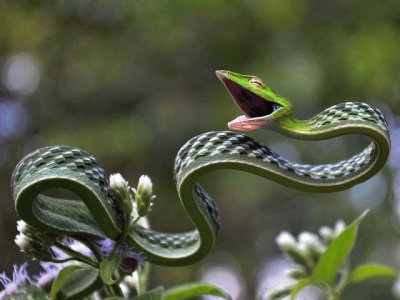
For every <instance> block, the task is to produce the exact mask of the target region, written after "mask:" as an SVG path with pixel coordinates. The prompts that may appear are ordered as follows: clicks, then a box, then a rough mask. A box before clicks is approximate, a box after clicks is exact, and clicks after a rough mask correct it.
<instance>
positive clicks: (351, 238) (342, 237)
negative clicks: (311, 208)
mask: <svg viewBox="0 0 400 300" xmlns="http://www.w3.org/2000/svg"><path fill="white" fill-rule="evenodd" d="M367 213H368V211H365V212H364V213H362V214H361V215H360V216H359V217H358V218H357V219H356V220H355V221H354V222H353V223H352V224H350V225H349V226H348V227H347V228H346V229H345V230H344V231H343V232H342V233H341V234H339V235H338V236H337V237H336V238H335V239H334V240H333V241H332V243H331V244H330V245H329V247H328V249H327V250H326V251H325V253H324V254H323V255H322V256H321V257H320V259H319V260H318V263H317V265H316V266H315V268H314V271H313V274H312V279H314V280H315V281H324V282H326V283H327V284H329V285H330V286H331V287H333V285H334V284H335V277H336V274H337V272H338V270H339V268H340V267H341V266H342V264H343V262H344V261H345V260H346V258H347V257H348V256H349V254H350V252H351V250H352V249H353V246H354V243H355V240H356V238H357V232H358V226H359V224H360V222H361V221H362V219H363V218H364V217H365V215H366V214H367Z"/></svg>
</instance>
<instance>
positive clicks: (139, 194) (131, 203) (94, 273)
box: [0, 174, 231, 300]
mask: <svg viewBox="0 0 400 300" xmlns="http://www.w3.org/2000/svg"><path fill="white" fill-rule="evenodd" d="M110 187H111V189H112V191H113V193H114V195H115V197H116V198H117V200H118V201H119V203H120V204H121V207H122V208H123V210H124V214H125V216H126V219H125V226H124V228H123V231H122V233H121V235H120V237H119V238H118V239H117V240H111V239H109V238H105V239H102V240H95V241H93V240H91V239H84V238H82V237H73V238H72V237H62V236H54V235H52V234H48V233H46V232H42V231H39V230H37V229H36V228H34V227H32V226H30V225H28V224H26V223H25V222H24V221H19V222H18V226H17V229H18V231H19V234H18V235H17V237H16V238H15V242H16V244H17V245H18V246H19V247H20V248H21V250H22V251H23V252H25V253H26V254H27V255H29V256H31V257H33V258H34V259H38V260H40V265H41V267H42V269H43V270H42V272H40V274H38V275H35V276H34V277H33V278H32V277H31V276H29V274H28V272H27V270H26V268H27V264H26V263H25V264H23V265H22V266H19V267H18V266H14V272H13V275H12V278H9V277H8V276H7V275H6V274H5V273H2V274H0V282H1V283H2V284H3V286H4V290H3V291H1V293H0V299H2V300H17V299H28V298H29V299H39V300H40V299H50V300H61V299H88V300H89V299H105V298H104V297H106V299H109V300H111V299H113V300H117V299H137V300H150V299H151V300H174V299H191V298H193V297H195V296H201V295H214V296H217V297H220V298H223V299H231V297H230V295H228V294H227V293H226V292H225V291H223V290H221V289H220V288H218V287H216V286H213V285H210V284H206V283H190V284H185V285H182V286H178V287H173V288H171V289H167V290H165V289H164V288H163V287H158V288H156V289H153V290H150V291H146V289H147V287H146V285H147V284H146V283H147V279H148V278H147V277H148V274H149V268H150V265H149V263H148V262H146V257H145V256H144V255H143V254H141V253H139V252H138V251H136V250H135V249H133V248H131V247H129V246H128V245H126V244H125V243H124V239H125V238H126V236H127V234H128V232H129V229H130V228H131V227H132V226H133V225H134V224H136V223H140V224H141V225H143V226H145V227H148V221H147V214H148V212H149V211H150V209H151V206H152V204H153V201H154V198H155V196H154V195H153V191H152V182H151V180H150V178H149V177H148V176H146V175H143V176H142V177H141V178H140V179H139V183H138V186H137V188H136V189H133V188H131V187H130V186H129V184H128V182H127V181H125V180H124V179H123V177H122V176H121V175H120V174H114V175H111V176H110Z"/></svg>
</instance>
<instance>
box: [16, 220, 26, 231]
mask: <svg viewBox="0 0 400 300" xmlns="http://www.w3.org/2000/svg"><path fill="white" fill-rule="evenodd" d="M27 226H28V224H26V223H25V221H23V220H19V221H17V230H18V231H19V232H25V231H26V228H27Z"/></svg>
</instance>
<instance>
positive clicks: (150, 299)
mask: <svg viewBox="0 0 400 300" xmlns="http://www.w3.org/2000/svg"><path fill="white" fill-rule="evenodd" d="M163 293H164V288H163V287H162V286H159V287H157V288H155V289H153V290H151V291H148V292H146V293H144V294H141V295H140V296H137V297H135V298H134V299H135V300H161V299H162V294H163Z"/></svg>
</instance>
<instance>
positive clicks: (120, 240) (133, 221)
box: [110, 216, 141, 257]
mask: <svg viewBox="0 0 400 300" xmlns="http://www.w3.org/2000/svg"><path fill="white" fill-rule="evenodd" d="M140 218H141V217H140V216H137V217H136V218H134V219H133V218H132V217H129V221H128V220H127V222H125V226H124V229H123V231H122V232H121V235H120V236H119V238H118V240H117V242H116V243H115V246H114V249H113V251H112V252H111V253H110V257H111V256H113V255H114V254H115V251H116V250H117V248H118V247H119V246H120V245H121V244H122V243H123V242H124V240H125V238H126V237H127V235H128V233H129V229H130V228H131V227H132V226H133V225H135V224H136V223H137V222H138V221H139V220H140Z"/></svg>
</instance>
